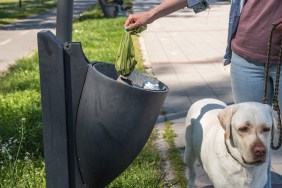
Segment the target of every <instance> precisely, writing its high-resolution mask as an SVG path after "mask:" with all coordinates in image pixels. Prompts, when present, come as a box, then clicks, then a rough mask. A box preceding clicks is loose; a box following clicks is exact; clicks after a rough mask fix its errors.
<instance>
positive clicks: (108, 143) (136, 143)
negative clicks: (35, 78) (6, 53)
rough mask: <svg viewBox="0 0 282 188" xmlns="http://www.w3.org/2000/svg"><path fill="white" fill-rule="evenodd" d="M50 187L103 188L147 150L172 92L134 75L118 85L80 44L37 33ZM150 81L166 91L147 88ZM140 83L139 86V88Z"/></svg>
mask: <svg viewBox="0 0 282 188" xmlns="http://www.w3.org/2000/svg"><path fill="white" fill-rule="evenodd" d="M38 49H39V65H40V83H41V97H42V111H43V126H44V134H43V135H44V152H45V162H46V178H47V187H50V188H61V187H76V188H80V187H89V188H92V187H95V188H96V187H104V186H106V185H107V184H109V183H110V182H111V181H113V180H114V179H115V178H116V177H117V176H118V175H119V174H121V173H122V172H123V171H124V170H125V169H126V168H127V167H128V166H129V165H130V164H131V163H132V161H133V160H134V159H135V158H136V156H137V155H138V154H139V152H140V151H141V149H142V148H143V147H144V145H145V143H146V141H147V139H148V137H149V135H150V134H151V131H152V129H153V127H154V124H155V122H156V119H157V117H158V115H159V113H160V110H161V106H162V104H163V102H164V100H165V97H166V95H167V92H168V88H167V87H166V86H165V85H164V84H163V83H161V82H159V81H158V80H156V79H154V78H152V77H150V76H147V75H144V74H141V73H138V72H134V73H133V75H132V77H131V79H132V81H133V82H134V83H136V84H137V86H130V85H127V84H124V83H121V82H118V81H116V78H117V77H118V76H119V75H118V73H117V72H116V70H115V66H114V65H113V64H110V63H101V62H96V63H89V62H88V60H87V58H86V57H85V56H84V54H83V51H82V48H81V44H80V43H74V42H70V43H65V44H63V43H62V42H60V41H59V40H58V39H57V38H56V37H55V36H54V35H53V34H52V33H51V32H50V31H41V32H39V33H38ZM145 80H150V81H152V82H159V85H160V87H161V88H162V90H159V91H153V90H146V89H143V88H142V87H139V86H142V83H143V82H144V81H145ZM138 85H139V86H138Z"/></svg>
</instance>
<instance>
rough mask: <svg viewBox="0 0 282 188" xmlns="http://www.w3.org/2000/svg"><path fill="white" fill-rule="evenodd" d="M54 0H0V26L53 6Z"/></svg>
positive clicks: (55, 2)
mask: <svg viewBox="0 0 282 188" xmlns="http://www.w3.org/2000/svg"><path fill="white" fill-rule="evenodd" d="M56 4H57V1H56V0H22V7H19V0H0V27H1V26H3V25H6V24H9V23H12V22H15V21H16V20H17V19H22V18H26V17H28V16H31V15H34V14H36V13H38V12H42V11H46V10H49V9H50V8H53V7H55V6H56Z"/></svg>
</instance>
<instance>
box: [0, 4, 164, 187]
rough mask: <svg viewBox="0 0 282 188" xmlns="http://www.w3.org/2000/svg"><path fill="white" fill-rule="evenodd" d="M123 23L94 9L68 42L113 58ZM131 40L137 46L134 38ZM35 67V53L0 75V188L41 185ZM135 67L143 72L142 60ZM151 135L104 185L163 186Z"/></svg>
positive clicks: (91, 54)
mask: <svg viewBox="0 0 282 188" xmlns="http://www.w3.org/2000/svg"><path fill="white" fill-rule="evenodd" d="M0 2H2V1H0ZM24 2H25V1H24ZM46 2H47V0H46ZM1 6H2V4H1ZM124 21H125V18H124V17H120V18H113V19H106V18H103V17H101V12H100V11H99V8H98V7H95V8H94V10H92V11H89V12H87V13H85V15H84V16H83V17H82V18H81V19H80V21H77V22H76V23H75V24H74V27H73V41H81V42H82V46H83V49H84V52H85V54H86V56H87V57H88V59H89V60H90V61H105V62H115V54H116V52H117V49H118V46H119V42H120V39H121V36H122V33H123V32H124V30H123V23H124ZM134 41H135V44H137V38H135V39H134ZM135 50H136V53H137V60H138V59H139V60H138V61H139V62H142V60H141V53H140V51H139V50H138V46H136V47H135ZM38 69H39V68H38V54H36V53H35V54H34V55H33V56H32V57H30V58H23V59H20V60H18V61H17V63H16V65H14V66H12V67H11V68H10V69H9V71H8V72H6V73H4V74H1V75H0V187H1V188H11V187H15V188H26V187H32V188H33V187H34V188H43V187H46V182H45V166H44V160H43V158H44V155H43V138H42V122H41V102H40V88H39V70H38ZM137 69H139V70H140V71H144V69H143V66H142V64H139V65H138V67H137ZM155 136H156V133H155V132H154V133H153V134H152V135H151V138H150V139H149V141H148V143H147V144H146V146H145V147H144V148H143V150H142V152H141V153H140V155H139V156H138V157H137V159H136V160H135V161H134V162H133V163H132V165H131V166H130V167H129V168H128V169H127V170H126V171H125V172H124V173H123V174H122V175H121V176H119V177H118V178H117V179H116V180H115V181H114V182H112V183H111V184H110V185H109V186H108V187H111V188H119V187H122V188H124V187H125V188H126V187H128V188H132V187H136V183H138V187H146V188H147V187H148V188H150V187H152V188H157V187H163V184H162V179H163V177H164V174H163V172H162V170H161V168H160V166H161V165H160V163H161V158H160V155H159V153H158V151H156V149H155V147H154V144H155V143H154V137H155Z"/></svg>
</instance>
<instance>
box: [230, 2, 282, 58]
mask: <svg viewBox="0 0 282 188" xmlns="http://www.w3.org/2000/svg"><path fill="white" fill-rule="evenodd" d="M278 21H282V1H281V0H247V3H246V4H245V6H244V7H243V10H242V13H241V16H240V20H239V25H238V28H237V32H236V36H235V38H234V39H233V41H232V44H231V45H232V50H233V51H234V52H235V53H236V54H238V55H240V56H242V57H244V58H246V59H249V60H253V61H258V62H261V63H265V62H266V60H267V49H268V47H267V43H268V40H269V34H270V31H271V28H272V23H274V22H278ZM281 40H282V33H281V32H279V33H278V32H274V35H273V39H272V53H271V62H272V63H273V62H278V54H279V49H280V44H281Z"/></svg>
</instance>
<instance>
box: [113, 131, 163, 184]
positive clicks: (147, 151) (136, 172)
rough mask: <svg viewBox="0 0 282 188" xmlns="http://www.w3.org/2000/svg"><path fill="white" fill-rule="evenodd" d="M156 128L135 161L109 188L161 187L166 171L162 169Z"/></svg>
mask: <svg viewBox="0 0 282 188" xmlns="http://www.w3.org/2000/svg"><path fill="white" fill-rule="evenodd" d="M156 136H157V133H156V130H154V131H153V133H152V134H151V137H150V138H149V140H148V142H147V144H146V145H145V147H144V148H143V150H142V151H141V153H140V155H139V156H138V157H137V158H136V159H135V161H134V162H133V163H132V164H131V165H130V166H129V167H128V169H127V170H126V171H125V172H123V173H122V174H121V175H120V176H119V177H118V178H117V179H116V180H115V181H113V182H112V183H111V184H110V185H109V186H108V188H121V187H122V188H132V187H136V186H137V184H138V186H137V187H146V188H161V187H163V183H162V179H163V177H164V173H163V172H162V171H161V157H160V154H159V153H158V151H156V148H155V143H154V140H155V137H156Z"/></svg>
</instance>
